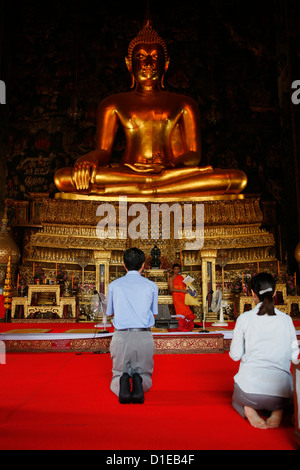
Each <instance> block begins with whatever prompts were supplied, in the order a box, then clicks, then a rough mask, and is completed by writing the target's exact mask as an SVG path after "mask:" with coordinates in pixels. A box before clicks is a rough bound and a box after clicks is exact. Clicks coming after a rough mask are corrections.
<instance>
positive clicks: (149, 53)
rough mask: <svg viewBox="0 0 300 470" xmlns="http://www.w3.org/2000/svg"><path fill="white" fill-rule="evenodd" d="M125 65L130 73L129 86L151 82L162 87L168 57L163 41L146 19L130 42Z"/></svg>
mask: <svg viewBox="0 0 300 470" xmlns="http://www.w3.org/2000/svg"><path fill="white" fill-rule="evenodd" d="M125 60H126V65H127V68H128V70H129V73H130V75H131V80H132V83H131V88H134V86H135V85H136V83H138V84H143V85H147V84H149V85H150V84H151V85H156V84H157V86H161V87H162V88H163V87H164V85H163V81H164V76H165V73H166V71H167V69H168V66H169V57H168V51H167V46H166V43H165V41H164V40H163V39H162V38H161V37H160V36H159V35H158V33H157V31H156V30H155V29H154V28H153V27H152V23H151V20H147V21H146V22H145V24H144V26H143V28H142V29H141V31H140V32H139V33H138V34H137V36H136V37H135V38H134V39H133V40H132V41H131V42H130V44H129V47H128V55H127V57H126V59H125Z"/></svg>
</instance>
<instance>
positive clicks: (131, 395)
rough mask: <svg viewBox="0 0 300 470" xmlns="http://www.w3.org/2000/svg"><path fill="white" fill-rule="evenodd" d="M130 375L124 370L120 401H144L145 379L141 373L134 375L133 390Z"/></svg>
mask: <svg viewBox="0 0 300 470" xmlns="http://www.w3.org/2000/svg"><path fill="white" fill-rule="evenodd" d="M129 378H130V377H129V375H128V374H127V373H126V372H124V374H123V375H122V377H121V378H120V393H119V402H120V403H122V404H124V403H144V391H143V379H142V377H141V376H140V374H137V373H136V374H133V376H132V391H131V386H130V380H129Z"/></svg>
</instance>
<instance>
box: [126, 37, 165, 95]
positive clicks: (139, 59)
mask: <svg viewBox="0 0 300 470" xmlns="http://www.w3.org/2000/svg"><path fill="white" fill-rule="evenodd" d="M165 70H166V67H165V56H164V50H163V48H162V46H161V45H160V44H138V45H136V46H135V48H134V49H133V51H132V73H133V76H134V78H135V81H136V82H137V84H138V86H139V85H140V86H144V87H155V86H156V85H157V86H158V85H159V84H160V82H161V78H162V76H163V74H164V72H165Z"/></svg>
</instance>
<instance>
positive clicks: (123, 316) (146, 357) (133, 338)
mask: <svg viewBox="0 0 300 470" xmlns="http://www.w3.org/2000/svg"><path fill="white" fill-rule="evenodd" d="M123 264H124V267H125V269H126V271H127V273H126V275H125V276H123V277H121V278H119V279H116V280H115V281H113V282H111V283H110V284H109V286H108V291H107V315H109V316H110V315H114V318H113V325H114V327H115V331H114V335H113V338H112V341H111V345H110V354H111V358H112V362H113V377H112V381H111V386H110V388H111V390H112V391H113V392H114V393H115V394H116V395H117V396H118V397H119V402H120V403H143V402H144V392H147V391H148V390H149V389H150V388H151V386H152V373H153V355H154V341H153V336H152V332H151V327H152V326H153V325H154V323H155V319H154V316H155V315H157V313H158V287H157V285H156V284H155V283H154V282H152V281H150V280H149V279H147V278H144V277H143V276H141V273H142V271H143V269H144V264H145V255H144V253H143V251H141V250H140V249H138V248H130V249H128V250H126V251H125V253H124V257H123ZM131 388H132V389H131Z"/></svg>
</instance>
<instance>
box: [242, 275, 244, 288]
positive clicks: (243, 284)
mask: <svg viewBox="0 0 300 470" xmlns="http://www.w3.org/2000/svg"><path fill="white" fill-rule="evenodd" d="M243 285H244V273H242V286H243Z"/></svg>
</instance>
